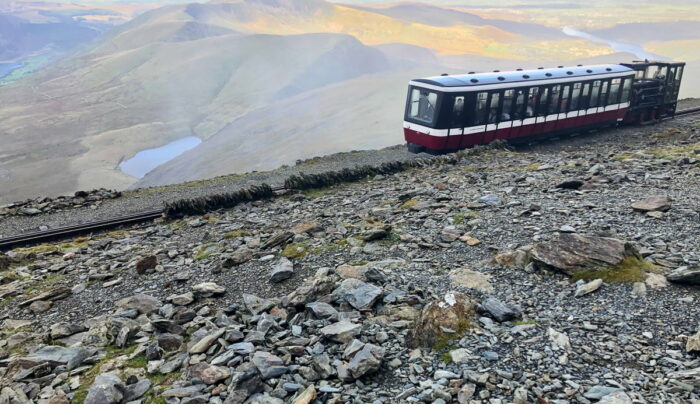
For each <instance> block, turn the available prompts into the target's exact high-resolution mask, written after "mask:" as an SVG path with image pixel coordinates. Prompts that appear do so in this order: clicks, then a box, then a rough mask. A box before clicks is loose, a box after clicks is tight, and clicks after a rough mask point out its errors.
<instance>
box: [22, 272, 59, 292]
mask: <svg viewBox="0 0 700 404" xmlns="http://www.w3.org/2000/svg"><path fill="white" fill-rule="evenodd" d="M66 279H68V276H67V275H49V276H47V277H46V278H44V279H42V280H40V281H38V282H36V283H34V284H31V285H28V286H26V287H25V288H24V293H25V294H29V295H31V294H35V293H38V292H43V291H44V289H46V288H48V287H50V286H52V285H54V284H56V283H59V282H61V281H65V280H66Z"/></svg>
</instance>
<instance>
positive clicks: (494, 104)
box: [489, 93, 501, 123]
mask: <svg viewBox="0 0 700 404" xmlns="http://www.w3.org/2000/svg"><path fill="white" fill-rule="evenodd" d="M500 97H501V93H491V103H490V104H489V123H496V122H498V102H499V99H500Z"/></svg>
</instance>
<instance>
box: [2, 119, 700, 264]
mask: <svg viewBox="0 0 700 404" xmlns="http://www.w3.org/2000/svg"><path fill="white" fill-rule="evenodd" d="M696 113H700V107H697V108H688V109H684V110H682V111H677V112H676V114H675V116H682V115H690V114H696ZM272 190H273V191H274V192H283V191H286V190H287V189H286V188H285V187H284V186H277V187H272ZM163 213H164V212H163V209H155V210H149V211H145V212H139V213H135V214H132V215H126V216H119V217H113V218H109V219H104V220H98V221H94V222H87V223H83V224H77V225H71V226H63V227H57V228H55V229H49V230H46V231H37V232H32V233H25V234H20V235H18V236H11V237H6V238H2V239H0V251H3V250H8V249H11V248H16V247H19V246H24V245H29V244H34V243H39V242H44V241H49V240H55V239H59V238H65V237H68V236H76V235H80V234H85V233H89V232H94V231H98V230H106V229H111V228H115V227H118V226H122V225H126V224H135V223H142V222H146V221H149V220H154V219H157V218H159V217H162V216H163Z"/></svg>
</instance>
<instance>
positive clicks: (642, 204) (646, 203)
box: [632, 196, 671, 212]
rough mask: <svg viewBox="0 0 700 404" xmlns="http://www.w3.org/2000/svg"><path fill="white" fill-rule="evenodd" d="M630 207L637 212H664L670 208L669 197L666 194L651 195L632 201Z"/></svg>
mask: <svg viewBox="0 0 700 404" xmlns="http://www.w3.org/2000/svg"><path fill="white" fill-rule="evenodd" d="M632 209H634V210H636V211H639V212H654V211H658V212H666V211H667V210H669V209H671V198H669V197H667V196H652V197H651V198H647V199H644V200H641V201H638V202H635V203H633V204H632Z"/></svg>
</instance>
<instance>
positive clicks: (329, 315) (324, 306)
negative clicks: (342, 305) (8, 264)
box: [306, 302, 338, 320]
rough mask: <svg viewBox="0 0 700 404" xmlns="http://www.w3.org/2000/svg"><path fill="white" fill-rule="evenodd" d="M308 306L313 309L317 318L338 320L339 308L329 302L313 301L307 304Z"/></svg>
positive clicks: (310, 309)
mask: <svg viewBox="0 0 700 404" xmlns="http://www.w3.org/2000/svg"><path fill="white" fill-rule="evenodd" d="M306 308H307V309H308V310H309V311H311V312H312V313H313V314H314V316H315V317H316V318H320V319H323V320H337V319H338V310H336V309H335V308H334V307H333V306H331V305H330V304H328V303H323V302H312V303H308V304H307V305H306Z"/></svg>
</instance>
